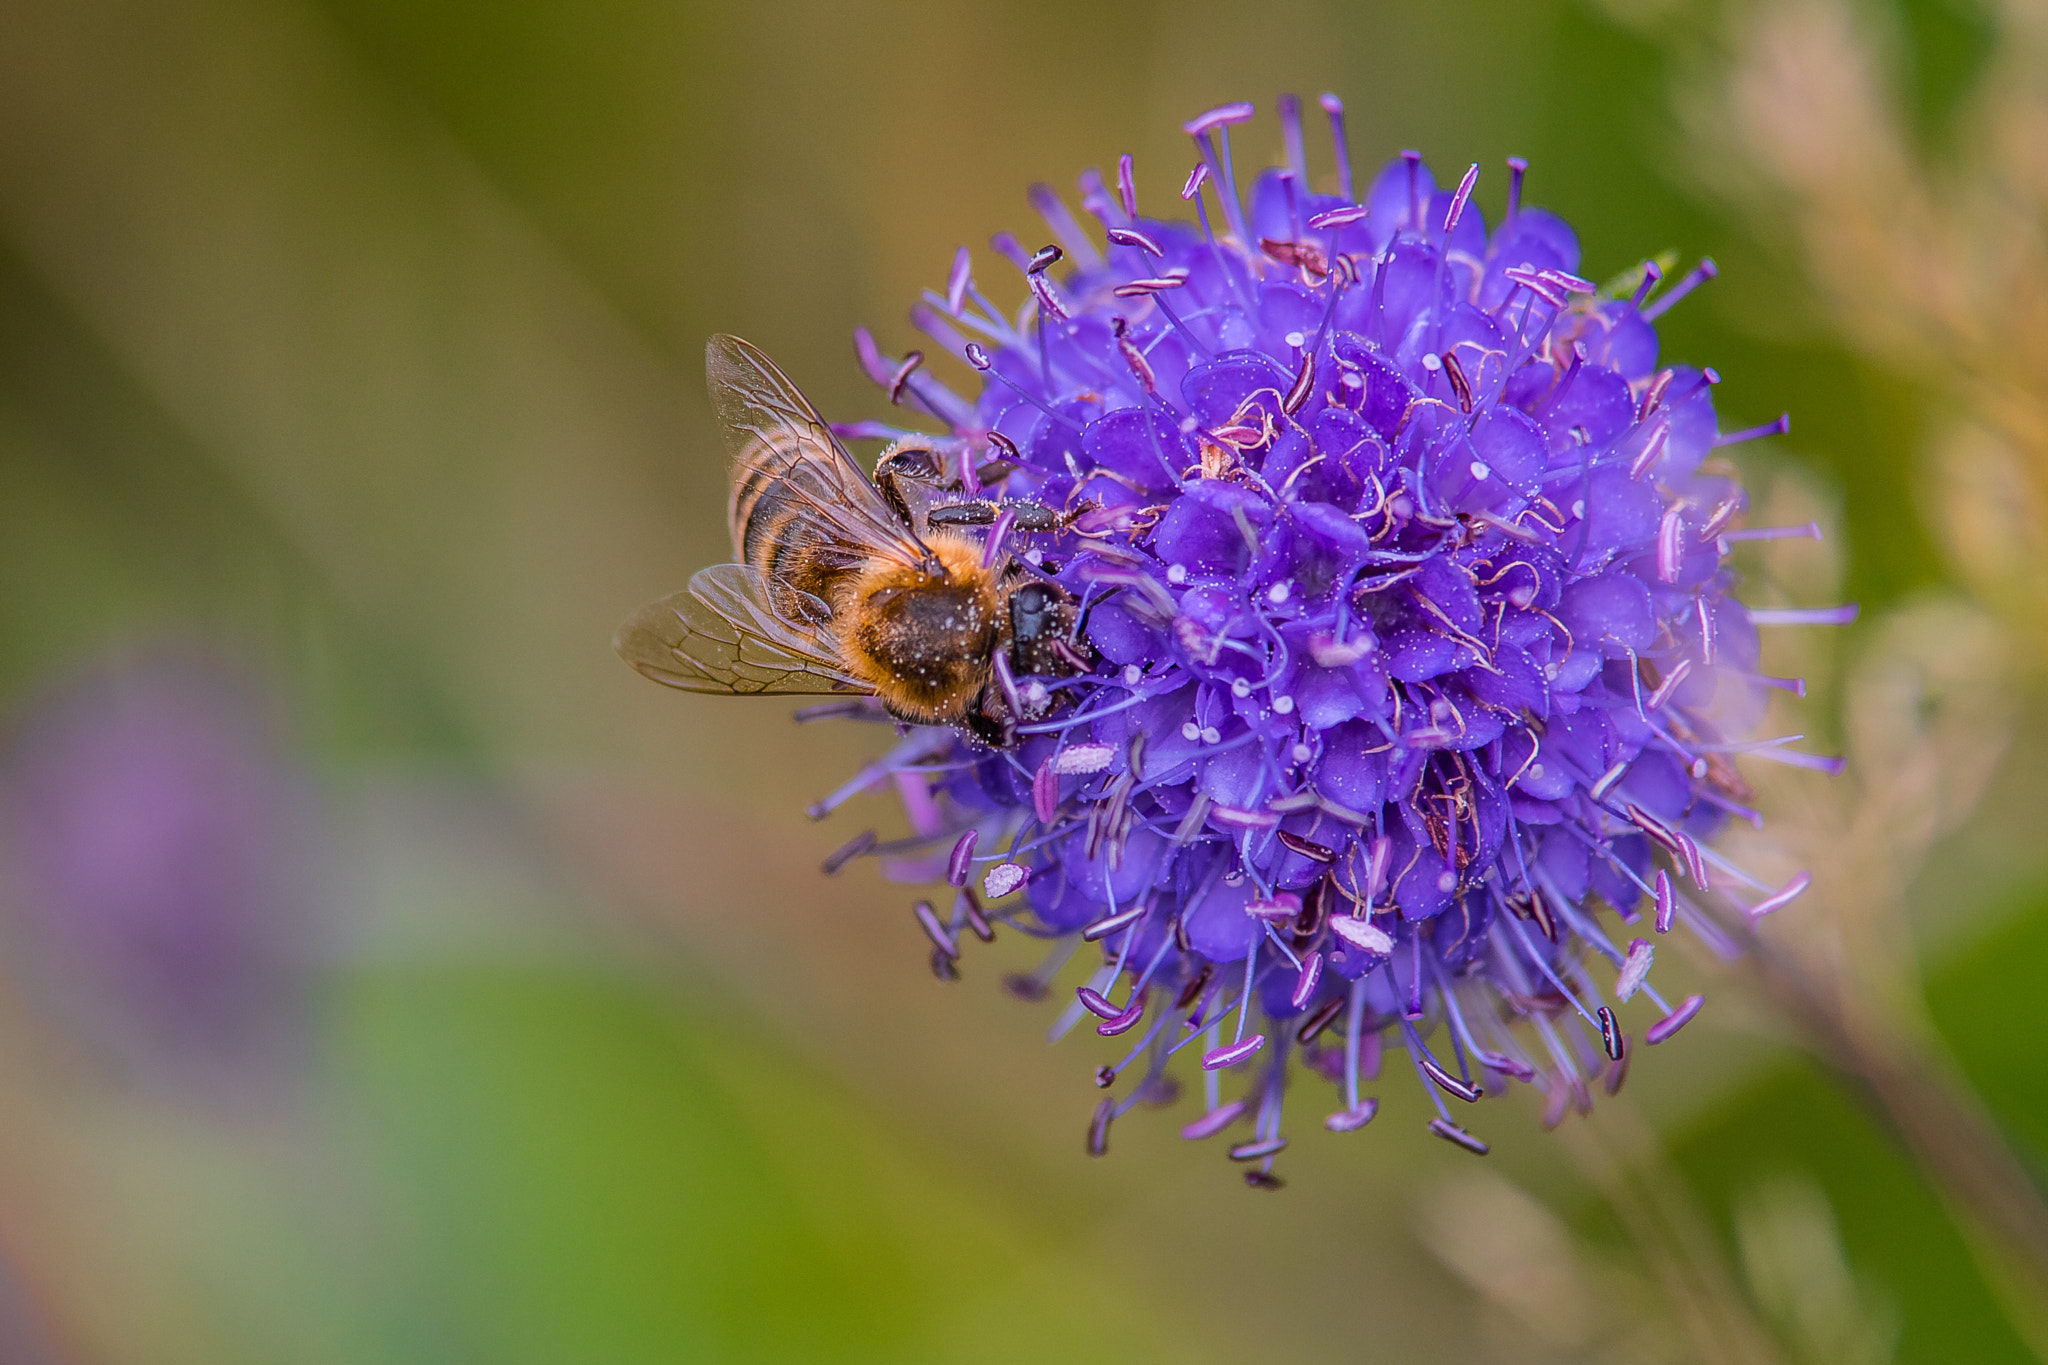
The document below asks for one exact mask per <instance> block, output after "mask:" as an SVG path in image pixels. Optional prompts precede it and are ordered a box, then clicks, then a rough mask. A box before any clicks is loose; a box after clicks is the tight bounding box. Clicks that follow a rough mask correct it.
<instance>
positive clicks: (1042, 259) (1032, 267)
mask: <svg viewBox="0 0 2048 1365" xmlns="http://www.w3.org/2000/svg"><path fill="white" fill-rule="evenodd" d="M1066 254H1067V253H1066V252H1064V251H1061V250H1060V249H1059V248H1058V247H1056V246H1042V247H1040V248H1038V251H1037V254H1035V255H1034V256H1032V258H1031V260H1030V261H1029V262H1028V263H1027V264H1026V265H1025V267H1024V273H1025V274H1027V275H1042V274H1044V273H1045V272H1046V271H1048V270H1050V269H1052V268H1053V267H1054V266H1056V265H1058V264H1059V263H1060V261H1061V259H1062V258H1063V257H1065V256H1066Z"/></svg>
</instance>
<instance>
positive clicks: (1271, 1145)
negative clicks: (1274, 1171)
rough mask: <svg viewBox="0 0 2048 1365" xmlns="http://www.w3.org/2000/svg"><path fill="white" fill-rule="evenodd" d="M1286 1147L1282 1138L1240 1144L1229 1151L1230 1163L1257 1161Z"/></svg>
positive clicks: (1284, 1139)
mask: <svg viewBox="0 0 2048 1365" xmlns="http://www.w3.org/2000/svg"><path fill="white" fill-rule="evenodd" d="M1286 1146H1287V1139H1286V1138H1284V1137H1271V1138H1267V1139H1266V1140H1265V1141H1264V1142H1241V1143H1239V1144H1238V1145H1237V1146H1235V1147H1232V1148H1231V1149H1230V1159H1231V1160H1232V1161H1257V1160H1258V1159H1259V1158H1260V1157H1267V1156H1271V1155H1273V1154H1274V1153H1275V1152H1278V1151H1280V1150H1281V1149H1283V1148H1285V1147H1286Z"/></svg>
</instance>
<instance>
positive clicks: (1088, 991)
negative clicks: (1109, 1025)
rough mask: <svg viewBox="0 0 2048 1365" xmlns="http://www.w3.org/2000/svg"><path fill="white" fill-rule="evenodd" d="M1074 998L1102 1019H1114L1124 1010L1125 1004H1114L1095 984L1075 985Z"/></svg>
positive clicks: (1082, 1006)
mask: <svg viewBox="0 0 2048 1365" xmlns="http://www.w3.org/2000/svg"><path fill="white" fill-rule="evenodd" d="M1074 998H1075V999H1077V1000H1079V1001H1080V1002H1081V1008H1083V1009H1085V1010H1087V1011H1088V1012H1089V1013H1090V1014H1092V1015H1095V1016H1096V1017H1097V1018H1100V1019H1114V1018H1116V1017H1117V1016H1118V1015H1120V1014H1122V1013H1123V1012H1124V1010H1123V1006H1121V1005H1117V1004H1112V1003H1111V1002H1110V1001H1109V1000H1108V999H1107V998H1106V997H1105V996H1104V995H1103V994H1102V992H1101V991H1098V990H1096V989H1095V988H1094V987H1093V986H1077V987H1075V988H1074Z"/></svg>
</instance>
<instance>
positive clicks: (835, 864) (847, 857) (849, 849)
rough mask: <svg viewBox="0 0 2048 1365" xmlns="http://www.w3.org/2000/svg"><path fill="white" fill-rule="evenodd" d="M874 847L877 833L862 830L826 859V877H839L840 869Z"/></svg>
mask: <svg viewBox="0 0 2048 1365" xmlns="http://www.w3.org/2000/svg"><path fill="white" fill-rule="evenodd" d="M874 846H875V832H874V831H873V830H871V829H864V830H862V831H861V832H860V833H858V834H856V835H854V836H853V837H852V838H851V839H848V840H847V841H846V842H845V843H843V844H841V845H840V846H839V847H838V848H836V849H834V850H832V855H831V856H830V857H828V858H827V859H825V862H824V864H823V866H824V870H825V875H826V876H828V877H830V876H835V875H837V873H838V871H839V869H840V868H842V867H845V866H846V865H847V864H848V863H850V862H852V861H853V860H854V859H855V858H858V857H859V856H860V855H861V854H863V853H865V852H867V851H868V850H869V849H871V848H873V847H874Z"/></svg>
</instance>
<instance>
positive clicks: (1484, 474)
mask: <svg viewBox="0 0 2048 1365" xmlns="http://www.w3.org/2000/svg"><path fill="white" fill-rule="evenodd" d="M1472 477H1473V478H1475V479H1477V480H1479V481H1480V482H1481V483H1485V482H1486V481H1487V480H1488V479H1490V478H1492V477H1493V471H1492V470H1491V469H1488V468H1487V467H1486V461H1484V460H1474V461H1473V462H1472Z"/></svg>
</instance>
